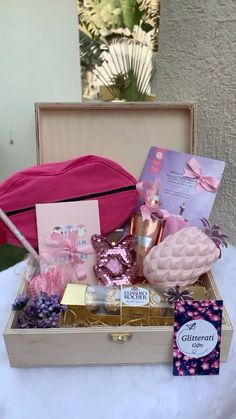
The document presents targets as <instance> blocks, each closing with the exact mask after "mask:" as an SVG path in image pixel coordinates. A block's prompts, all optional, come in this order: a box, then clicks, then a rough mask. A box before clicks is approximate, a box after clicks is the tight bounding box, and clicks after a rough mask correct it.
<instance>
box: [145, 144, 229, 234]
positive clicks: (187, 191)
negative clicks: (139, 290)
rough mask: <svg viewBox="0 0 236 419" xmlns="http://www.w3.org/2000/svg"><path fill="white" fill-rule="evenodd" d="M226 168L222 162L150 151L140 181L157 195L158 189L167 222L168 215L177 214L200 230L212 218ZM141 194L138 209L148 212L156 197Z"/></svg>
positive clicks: (153, 148)
mask: <svg viewBox="0 0 236 419" xmlns="http://www.w3.org/2000/svg"><path fill="white" fill-rule="evenodd" d="M224 166H225V163H224V162H223V161H220V160H213V159H209V158H206V157H199V156H193V155H191V154H187V153H181V152H178V151H174V150H167V149H164V148H160V147H151V149H150V150H149V153H148V156H147V159H146V162H145V165H144V169H143V172H142V175H141V178H140V181H142V183H141V185H144V186H145V183H146V182H148V183H149V184H150V185H153V191H154V194H155V185H158V188H156V189H157V190H158V198H159V202H160V207H159V208H160V210H165V211H166V213H165V214H163V216H164V218H167V217H168V213H169V214H176V215H178V216H182V217H183V218H184V219H186V220H188V221H189V222H190V224H192V225H196V226H198V227H200V226H201V222H200V221H199V220H200V219H201V218H202V217H204V218H206V219H208V218H209V217H210V213H211V210H212V207H213V204H214V200H215V197H216V193H217V191H218V189H219V186H220V181H221V177H222V174H223V171H224ZM146 189H147V188H146ZM147 192H150V191H147ZM139 193H140V200H139V203H138V208H140V207H142V205H143V204H145V206H143V212H144V210H145V211H146V212H148V209H149V206H150V205H149V204H150V203H149V201H152V199H153V196H150V193H146V194H144V193H143V191H139ZM144 195H145V197H146V198H145V197H144ZM144 215H145V218H147V215H146V214H144Z"/></svg>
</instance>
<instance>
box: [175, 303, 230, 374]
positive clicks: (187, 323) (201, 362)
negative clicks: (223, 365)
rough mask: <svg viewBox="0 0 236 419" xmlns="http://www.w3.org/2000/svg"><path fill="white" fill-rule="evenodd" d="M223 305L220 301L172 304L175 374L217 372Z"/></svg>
mask: <svg viewBox="0 0 236 419" xmlns="http://www.w3.org/2000/svg"><path fill="white" fill-rule="evenodd" d="M222 308H223V301H222V300H210V301H188V300H185V301H178V302H176V303H175V309H174V340H173V374H174V375H217V374H219V367H220V343H221V323H222Z"/></svg>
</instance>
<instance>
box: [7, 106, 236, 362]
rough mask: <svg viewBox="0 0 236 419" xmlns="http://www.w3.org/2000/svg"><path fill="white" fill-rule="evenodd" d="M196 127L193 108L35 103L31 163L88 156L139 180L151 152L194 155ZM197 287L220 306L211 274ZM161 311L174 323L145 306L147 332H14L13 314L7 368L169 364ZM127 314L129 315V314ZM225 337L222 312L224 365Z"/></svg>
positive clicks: (169, 332) (169, 335)
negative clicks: (34, 153)
mask: <svg viewBox="0 0 236 419" xmlns="http://www.w3.org/2000/svg"><path fill="white" fill-rule="evenodd" d="M196 120H197V117H196V106H195V104H193V103H183V102H168V103H167V102H152V103H151V102H150V103H148V102H145V103H142V102H138V103H131V102H127V103H117V102H116V103H99V102H89V103H38V104H36V135H37V157H38V163H40V164H41V163H47V162H53V161H54V162H55V161H62V160H68V159H72V158H75V157H78V156H79V155H85V154H95V155H100V156H104V157H107V158H110V159H113V160H114V161H116V162H117V163H119V164H121V165H122V166H123V167H124V168H125V169H126V170H128V171H129V172H130V173H132V174H133V175H134V176H136V178H137V179H138V178H139V176H140V174H141V171H142V169H143V165H144V162H145V159H146V156H147V153H148V150H149V149H150V147H151V146H153V145H157V146H159V147H165V148H168V149H174V150H177V151H183V152H186V153H193V154H194V152H195V150H196V129H197V126H196ZM108 144H109V147H108V146H107V145H108ZM200 281H201V283H202V285H203V287H204V288H205V289H206V292H207V294H206V298H207V299H222V298H221V296H220V294H219V291H218V289H217V287H216V284H215V281H214V278H213V276H212V274H211V273H210V272H209V273H207V274H205V275H203V276H202V277H201V278H200ZM24 286H25V283H22V286H21V287H20V290H19V293H22V292H24ZM91 298H92V299H93V297H91ZM156 298H157V300H158V297H156ZM110 302H111V303H112V304H113V302H114V295H112V296H110ZM73 308H75V307H73ZM122 308H123V307H122ZM144 309H145V310H146V308H145V307H144ZM134 310H136V308H135V307H134ZM153 310H154V311H153ZM159 310H160V311H159ZM165 310H170V311H169V313H170V314H171V315H170V316H169V319H170V322H173V316H172V313H173V308H172V307H166V306H164V307H162V306H161V302H159V306H158V307H150V311H151V313H154V315H150V318H149V322H150V325H149V326H137V325H136V326H135V325H132V324H128V325H127V324H123V325H121V326H118V325H110V326H107V325H103V324H99V325H97V326H96V325H93V326H92V327H73V326H69V327H68V326H67V327H62V328H59V329H27V330H25V329H18V328H17V315H18V314H17V313H16V312H13V311H11V314H10V317H9V321H8V324H7V326H6V329H5V332H4V338H5V343H6V347H7V351H8V356H9V360H10V364H11V365H12V366H17V367H31V366H46V365H50V366H52V365H82V364H138V363H145V364H146V363H160V362H171V361H172V351H171V349H172V343H173V325H172V323H170V325H168V324H169V323H168V316H167V314H168V313H167V312H165ZM171 311H172V313H171ZM158 313H159V314H160V315H159V316H158ZM163 313H165V315H163ZM72 315H73V314H72ZM86 315H87V312H86ZM92 315H93V316H95V315H96V313H92ZM109 315H110V314H109ZM128 315H129V316H131V315H132V314H131V312H130V313H128ZM84 316H85V312H84ZM115 316H116V318H117V317H119V316H117V315H115ZM115 316H114V317H115ZM156 322H157V323H156ZM232 332H233V329H232V324H231V322H230V319H229V317H228V315H227V312H226V310H225V309H224V310H223V324H222V334H221V360H223V361H225V360H227V357H228V353H229V348H230V342H231V338H232ZM121 343H123V344H121Z"/></svg>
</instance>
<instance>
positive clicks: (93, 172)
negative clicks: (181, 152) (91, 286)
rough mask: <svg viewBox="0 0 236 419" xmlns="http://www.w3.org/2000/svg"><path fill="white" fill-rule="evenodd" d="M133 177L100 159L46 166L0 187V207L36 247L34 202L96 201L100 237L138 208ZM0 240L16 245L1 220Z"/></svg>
mask: <svg viewBox="0 0 236 419" xmlns="http://www.w3.org/2000/svg"><path fill="white" fill-rule="evenodd" d="M136 183H137V181H136V179H135V178H134V177H133V176H132V175H131V174H130V173H128V172H127V171H126V170H124V169H123V168H122V167H121V166H120V165H119V164H117V163H115V162H113V161H111V160H109V159H106V158H103V157H99V156H90V155H89V156H82V157H79V158H76V159H73V160H69V161H64V162H59V163H46V164H42V165H39V166H33V167H30V168H28V169H24V170H21V171H19V172H17V173H14V174H13V175H12V176H10V177H8V178H7V179H6V180H5V181H3V182H1V183H0V208H2V209H3V211H4V212H5V213H6V214H7V215H8V217H10V219H11V220H12V222H13V223H14V224H15V225H16V226H17V228H18V229H19V230H20V231H21V233H22V234H23V235H24V236H25V237H26V238H27V240H28V241H29V242H30V243H31V244H32V246H34V247H35V248H36V247H37V246H38V241H37V228H36V217H35V204H39V203H50V202H67V201H80V200H87V199H96V200H98V202H99V212H100V222H101V232H102V234H107V233H110V232H111V231H113V230H115V229H116V228H118V227H120V226H121V225H122V224H124V223H125V222H126V221H127V220H128V218H129V217H130V216H131V215H132V213H133V212H134V209H135V207H136V205H137V201H138V194H137V192H136ZM0 237H2V238H3V237H5V241H6V242H8V243H11V244H15V245H18V246H20V245H21V244H20V243H19V241H18V240H17V239H16V237H15V236H14V235H13V233H12V232H11V231H10V230H9V229H8V228H7V227H6V226H5V224H4V223H3V222H2V221H0Z"/></svg>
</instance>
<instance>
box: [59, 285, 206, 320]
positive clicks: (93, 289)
mask: <svg viewBox="0 0 236 419" xmlns="http://www.w3.org/2000/svg"><path fill="white" fill-rule="evenodd" d="M183 289H184V287H181V288H180V291H181V290H183ZM188 290H189V292H190V293H191V298H192V299H194V300H204V299H205V295H206V291H205V288H204V287H203V286H192V287H189V288H188ZM61 303H62V304H64V305H66V306H67V311H66V312H65V316H64V324H66V325H70V326H73V327H81V326H87V327H88V326H92V325H99V324H100V325H104V326H105V325H107V326H112V325H132V326H148V325H149V326H150V325H151V326H160V325H171V324H173V318H174V312H173V305H170V304H168V303H167V302H166V301H165V296H164V294H161V293H158V292H157V291H155V290H154V289H153V288H151V287H149V285H148V284H136V285H122V286H121V287H120V288H119V287H112V288H108V287H103V286H88V285H85V284H68V285H67V287H66V289H65V292H64V295H63V298H62V301H61Z"/></svg>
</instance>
